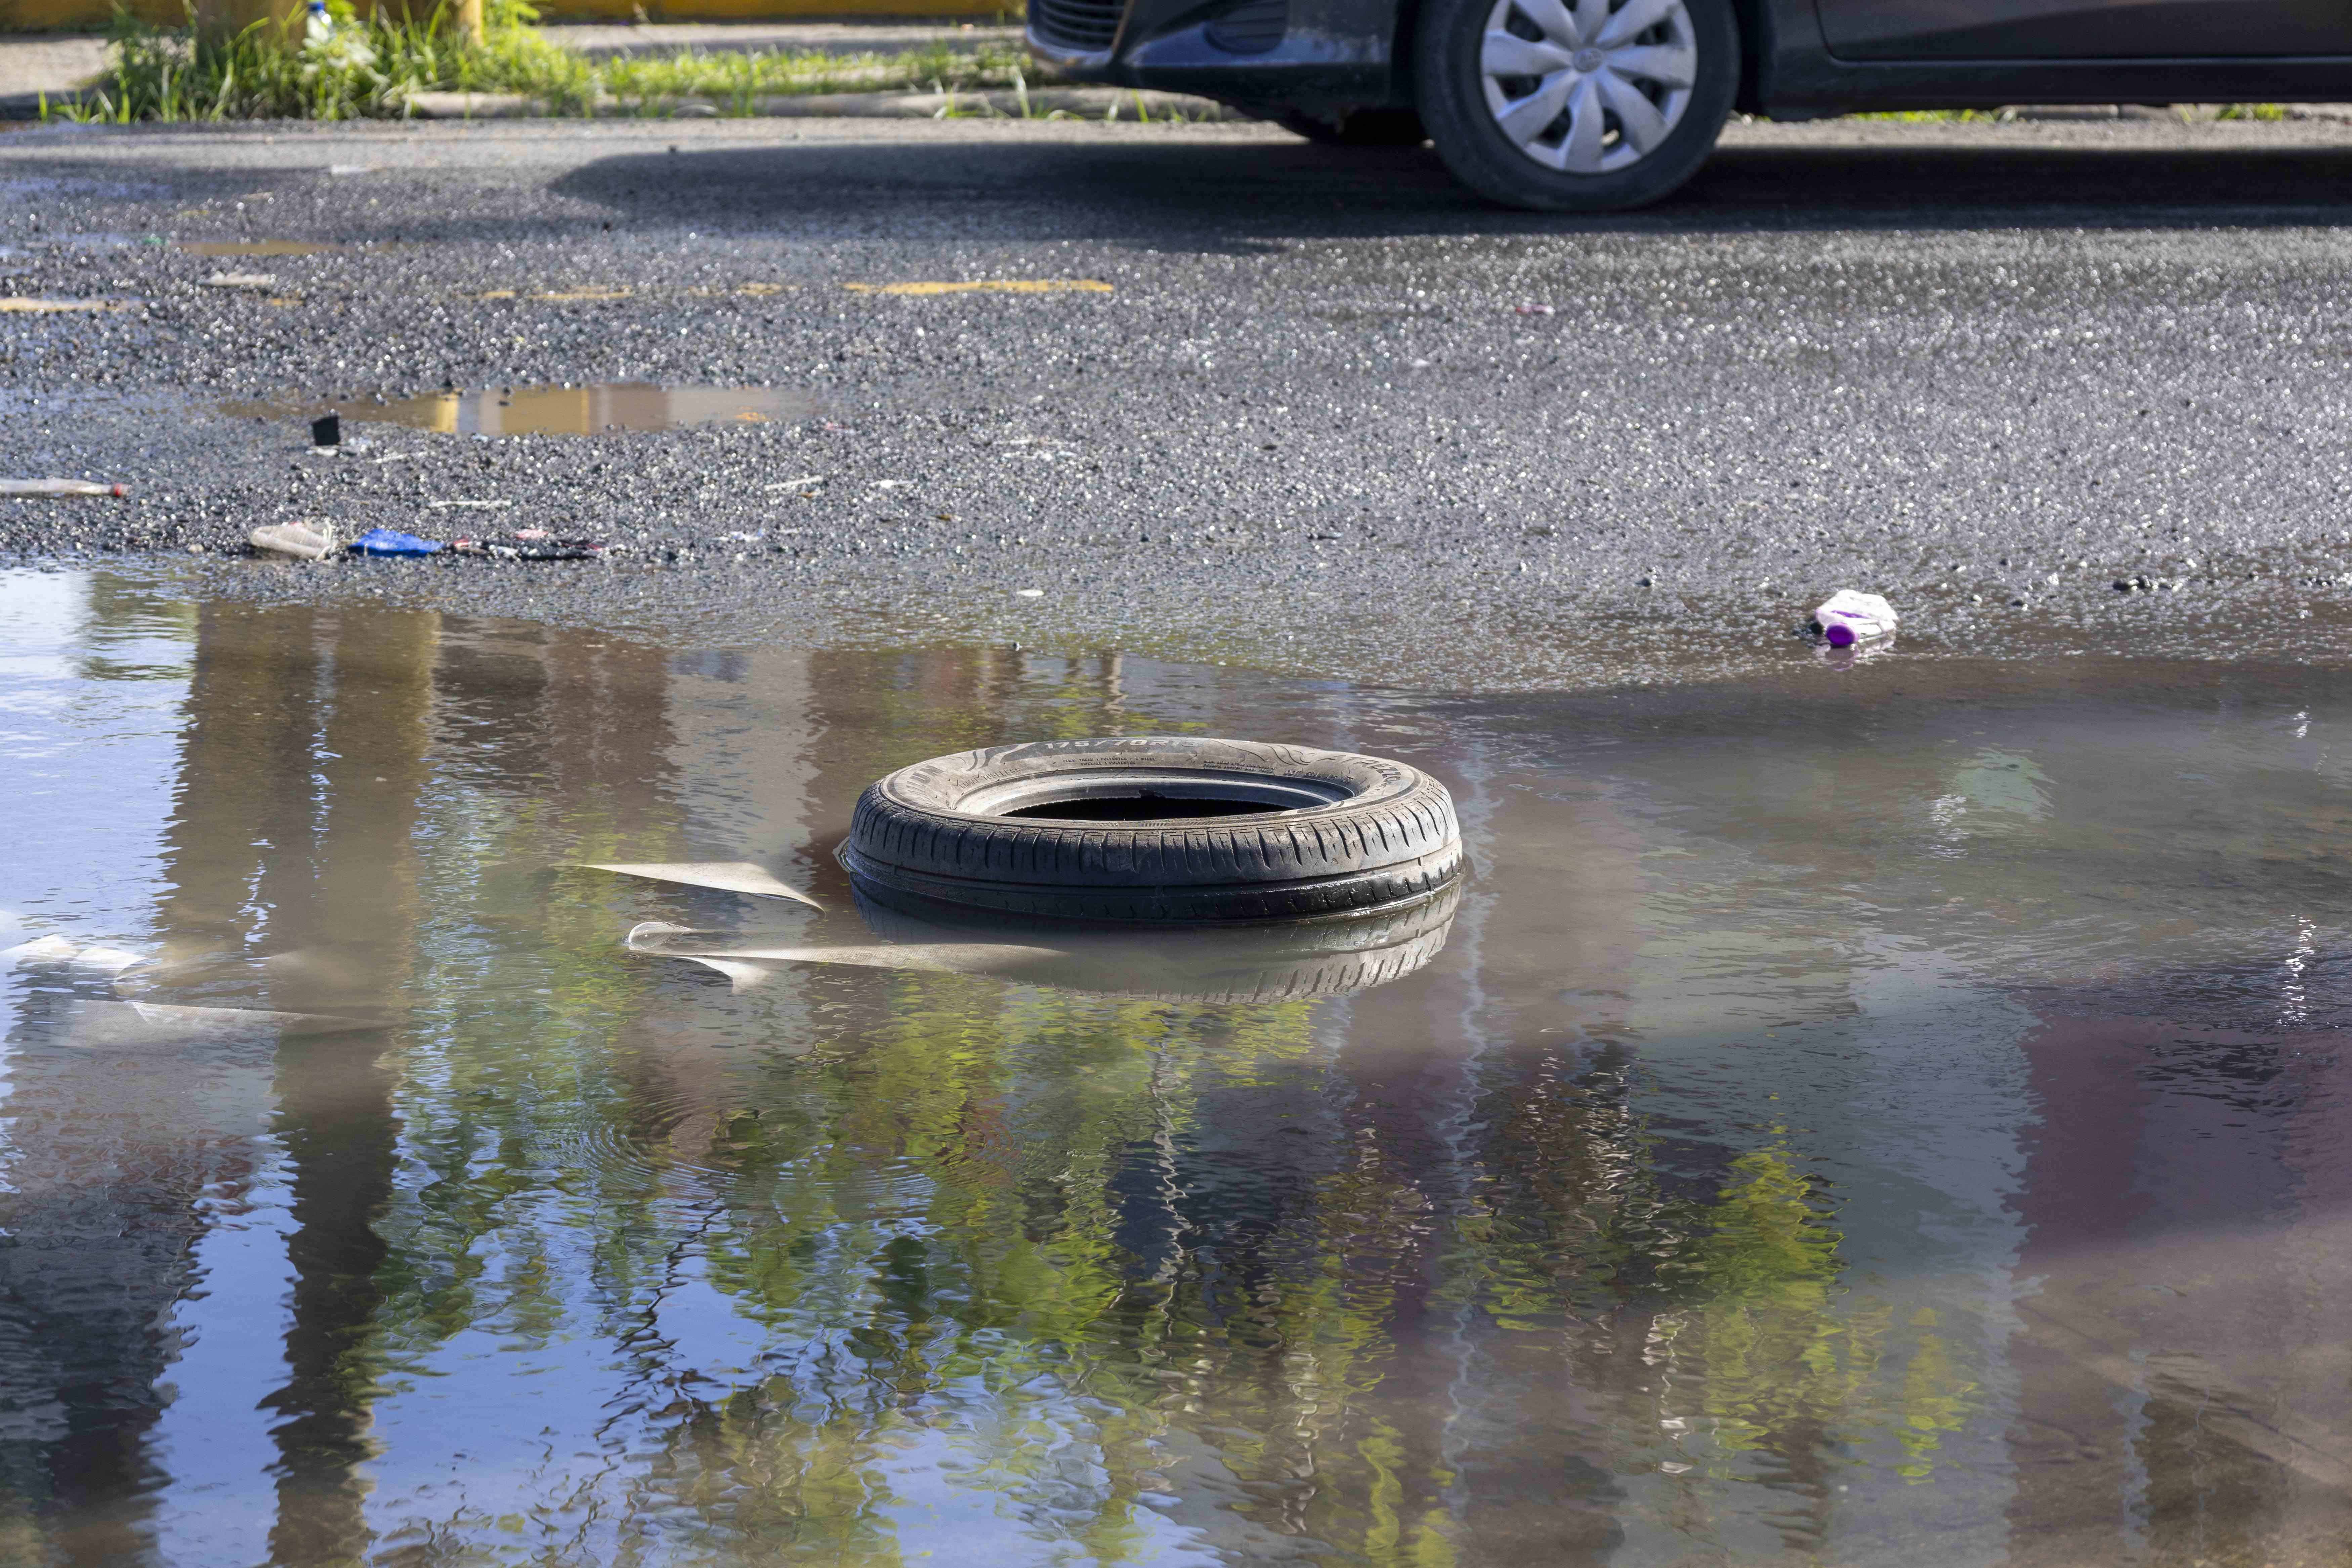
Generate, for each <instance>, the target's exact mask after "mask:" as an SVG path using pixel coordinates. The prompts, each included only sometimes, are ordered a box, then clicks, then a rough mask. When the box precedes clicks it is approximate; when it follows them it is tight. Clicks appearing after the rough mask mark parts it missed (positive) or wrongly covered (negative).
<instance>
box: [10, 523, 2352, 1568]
mask: <svg viewBox="0 0 2352 1568" xmlns="http://www.w3.org/2000/svg"><path fill="white" fill-rule="evenodd" d="M0 705H4V712H0V798H5V799H6V800H7V801H9V802H10V803H11V807H12V809H11V813H10V816H11V818H12V821H13V824H14V827H15V831H14V832H12V833H11V834H10V845H9V848H8V851H7V853H6V854H5V856H0V947H9V948H12V949H13V950H14V954H13V956H12V957H11V958H10V959H9V960H8V961H7V962H8V963H11V964H13V967H12V968H10V969H8V970H7V971H6V973H5V974H0V982H5V985H6V986H7V990H6V993H5V1018H6V1024H5V1026H6V1029H7V1035H6V1045H5V1059H0V1068H5V1085H0V1092H5V1102H0V1231H5V1237H0V1560H5V1561H9V1562H26V1563H71V1564H99V1563H108V1564H113V1563H134V1564H142V1563H154V1564H173V1565H177V1564H215V1563H217V1564H251V1563H265V1562H268V1563H291V1564H313V1563H316V1564H325V1563H397V1564H428V1563H431V1564H439V1563H453V1564H454V1563H565V1564H574V1563H599V1564H602V1563H616V1564H617V1563H774V1562H793V1563H813V1564H860V1565H863V1564H893V1565H897V1564H913V1563H921V1562H925V1561H937V1562H940V1563H971V1564H987V1565H996V1564H1055V1565H1070V1564H1097V1563H1100V1564H1109V1563H1136V1564H1153V1565H1171V1568H1172V1565H1176V1564H1188V1565H1189V1564H1224V1563H1331V1564H1344V1563H1364V1564H1383V1565H1387V1564H1394V1565H1398V1568H1405V1565H1411V1568H1442V1565H1461V1568H1471V1565H1498V1568H1499V1565H1506V1564H1510V1565H1517V1564H1583V1563H1592V1564H1602V1563H1605V1564H1610V1565H1612V1568H1686V1565H1696V1564H1711V1563H1726V1562H1734V1561H1736V1562H1740V1563H1790V1564H1797V1563H1808V1564H1811V1563H1834V1564H1886V1565H1895V1564H1902V1565H1906V1568H1910V1565H1922V1564H1934V1565H1937V1568H1943V1565H1954V1568H1958V1565H1978V1564H1982V1565H1985V1568H1992V1565H1995V1564H2017V1565H2021V1568H2043V1565H2050V1568H2054V1565H2058V1564H2071V1563H2148V1564H2181V1565H2183V1568H2186V1565H2188V1564H2191V1563H2212V1564H2231V1565H2234V1564H2248V1565H2258V1564H2265V1563H2268V1564H2278V1565H2281V1568H2284V1565H2288V1564H2321V1563H2342V1562H2343V1561H2345V1560H2346V1557H2347V1553H2352V1249H2347V1242H2352V1134H2347V1126H2352V1122H2347V1112H2352V1105H2347V1097H2352V1076H2347V1068H2346V1066H2345V1064H2343V1063H2342V1062H2341V1060H2340V1054H2341V1053H2340V1047H2339V1042H2340V1041H2341V1039H2342V1038H2343V1033H2342V1031H2343V1029H2344V1026H2345V1025H2346V1023H2347V1020H2352V985H2347V979H2352V975H2347V967H2346V965H2347V958H2346V955H2347V952H2352V945H2347V940H2348V939H2347V922H2346V919H2345V915H2344V912H2343V911H2344V910H2345V908H2346V904H2345V894H2346V891H2347V877H2346V872H2345V869H2344V865H2343V862H2342V860H2341V858H2340V847H2341V844H2342V843H2343V837H2344V834H2343V829H2344V826H2345V822H2346V819H2347V815H2352V746H2347V745H2339V744H2338V742H2343V741H2345V740H2346V738H2347V734H2352V684H2347V679H2346V678H2345V676H2344V675H2342V674H2341V673H2339V672H2330V671H2326V670H2315V669H2302V668H2293V667H2287V666H2278V667H2256V666H2242V665H2230V664H2223V663H2209V664H2200V665H2188V664H2168V663H2163V662H2158V661H2146V662H2140V663H2136V664H2135V663H2125V662H2111V661H2104V660H2098V659H2092V658H2052V659H2049V660H2045V661H2042V662H2041V663H2030V662H2011V663H2007V664H1994V663H1990V662H1979V661H1973V660H1969V659H1957V658H1956V659H1946V660H1943V661H1940V662H1934V663H1927V662H1911V661H1906V659H1905V658H1902V657H1901V655H1900V654H1899V652H1898V653H1897V654H1896V655H1895V656H1892V657H1889V658H1882V659H1877V660H1873V661H1865V662H1863V663H1860V664H1856V665H1854V666H1853V667H1852V668H1843V669H1840V668H1831V667H1830V666H1828V665H1825V664H1822V663H1817V662H1814V661H1811V660H1809V659H1801V658H1791V659H1790V660H1788V661H1786V662H1785V664H1784V666H1782V667H1780V668H1779V670H1778V672H1777V673H1768V674H1765V675H1759V676H1758V677H1756V678H1755V679H1750V680H1748V681H1745V682H1740V683H1732V682H1724V683H1716V684H1705V685H1696V686H1688V687H1684V688H1680V689H1645V690H1642V691H1638V692H1633V693H1630V694H1629V693H1623V692H1618V693H1606V692H1604V693H1599V694H1586V695H1575V696H1554V697H1542V696H1533V697H1530V696H1511V697H1478V696H1425V695H1421V694H1417V693H1415V692H1412V691H1411V690H1401V689H1376V688H1370V687H1363V686H1356V685H1349V684H1346V683H1342V682H1337V681H1330V680H1308V679H1290V678H1279V677H1275V676H1269V675H1265V674H1260V673H1255V672H1253V671H1250V670H1246V669H1243V668H1223V667H1213V666H1208V665H1188V664H1182V663H1176V662H1168V661H1154V660H1147V659H1141V658H1133V657H1123V656H1121V655H1120V654H1118V653H1117V652H1114V651H1108V650H1106V651H1104V652H1102V653H1100V654H1098V655H1093V656H1088V657H1075V658H1074V657H1062V656H1047V655H1042V654H1039V653H1036V652H1034V651H1032V652H1022V651H1019V650H1016V649H1013V648H1010V647H1004V646H996V647H953V646H945V647H928V648H920V649H907V650H900V651H887V650H873V649H866V650H851V651H843V650H839V649H824V648H814V649H812V648H808V647H793V646H761V647H744V646H727V645H724V644H719V645H715V646H705V645H704V644H702V643H701V642H698V640H696V639H694V638H691V637H686V638H680V639H678V640H677V641H675V642H674V643H671V644H668V645H663V644H661V643H658V642H656V641H654V640H650V639H631V638H624V637H618V636H615V635H612V634H609V633H602V632H596V631H591V630H584V629H562V628H551V627H549V626H541V625H536V624H531V623H527V622H521V621H511V622H509V621H495V620H488V619H467V618H462V617H459V616H454V615H446V614H439V615H436V614H432V613H427V612H424V611H418V610H413V609H399V608H390V607H374V606H362V605H343V606H336V605H324V604H320V605H258V604H254V603H249V602H244V601H241V600H235V599H227V598H220V599H213V598H203V597H199V598H196V599H194V600H193V601H192V600H191V599H190V598H189V597H188V596H187V595H185V594H184V592H183V591H182V590H181V589H180V588H179V587H177V586H175V585H174V584H173V581H172V580H170V579H167V578H164V577H163V576H161V575H158V574H153V573H149V572H142V571H140V570H123V571H107V570H93V571H87V572H76V571H67V572H50V573H39V572H30V571H26V572H14V573H8V574H0ZM1120 733H1126V734H1149V733H1172V734H1191V735H1212V736H1214V735H1226V736H1240V737H1248V738H1254V739H1263V740H1274V741H1284V742H1297V743H1302V744H1307V745H1315V746H1328V747H1337V748H1342V749H1346V750H1350V751H1361V752H1371V753H1374V754H1377V755H1381V756H1388V757H1394V758H1397V759H1399V760H1402V761H1404V762H1407V763H1412V764H1413V765H1415V766H1418V767H1421V768H1424V769H1427V770H1429V771H1430V772H1432V773H1434V774H1436V775H1437V776H1438V777H1439V778H1441V779H1442V780H1443V781H1444V783H1445V784H1446V785H1447V786H1448V788H1449V789H1451V791H1452V792H1453V794H1454V800H1455V802H1456V804H1457V805H1458V807H1459V809H1460V813H1461V816H1462V823H1463V829H1464V834H1465V841H1466V843H1467V846H1468V848H1469V852H1470V856H1471V862H1472V871H1471V874H1470V877H1469V879H1468V880H1467V883H1466V885H1465V888H1464V890H1463V892H1462V894H1461V896H1460V898H1459V900H1458V902H1455V903H1452V904H1447V905H1443V906H1440V907H1438V908H1436V909H1434V910H1433V911H1431V913H1430V915H1429V917H1428V918H1427V919H1425V920H1423V921H1420V922H1419V923H1417V924H1415V925H1413V926H1412V929H1409V930H1399V931H1393V932H1391V933H1387V934H1385V935H1382V936H1381V937H1380V938H1379V940H1377V941H1370V942H1367V943H1365V944H1362V945H1363V952H1344V951H1338V950H1339V949H1343V948H1345V947H1346V945H1347V944H1346V942H1344V941H1335V942H1327V943H1323V944H1322V945H1321V946H1318V945H1317V941H1319V939H1317V940H1314V941H1310V940H1307V939H1298V940H1297V941H1296V942H1294V941H1293V939H1292V938H1290V937H1270V938H1269V939H1268V942H1267V944H1266V945H1265V946H1263V947H1257V946H1248V945H1247V944H1244V948H1245V949H1246V950H1245V951H1244V949H1243V948H1235V949H1223V950H1219V951H1217V952H1191V951H1187V952H1175V953H1172V954H1163V953H1155V952H1151V951H1149V944H1143V946H1142V947H1140V948H1139V947H1137V946H1136V945H1133V944H1130V945H1129V946H1127V947H1119V946H1116V945H1114V946H1108V947H1105V946H1100V945H1097V946H1092V947H1089V946H1088V945H1087V942H1085V941H1083V940H1081V939H1080V937H1078V936H1076V935H1074V936H1072V937H1071V938H1069V939H1068V940H1067V941H1066V942H1063V941H1061V940H1060V939H1057V938H1054V937H1053V936H1052V935H1051V934H1050V933H1047V934H1045V935H1044V936H1041V935H1040V934H1039V933H1037V932H1034V931H1019V930H1014V929H1011V928H1007V929H1003V930H999V931H919V930H911V929H909V928H908V926H907V925H906V924H905V923H903V922H900V921H894V920H892V919H890V918H887V917H886V916H884V915H883V914H882V913H880V912H879V911H877V912H876V913H875V914H874V915H873V916H872V918H871V920H870V921H869V918H868V917H867V916H866V914H864V913H861V911H860V909H859V907H858V904H857V901H856V899H854V898H853V896H852V893H851V889H850V888H849V885H848V882H847V879H846V878H845V875H844V873H843V872H842V871H841V870H840V868H839V867H838V866H837V865H836V863H835V859H834V855H833V852H834V849H835V846H836V845H837V844H838V843H839V842H840V840H841V839H842V837H843V836H844V835H845V832H846V831H847V827H848V822H849V816H850V810H851V807H852V805H853V803H854V802H855V800H856V796H857V794H858V792H859V791H860V790H861V789H862V788H863V787H864V786H865V785H866V784H867V783H868V782H869V781H871V780H872V779H874V778H876V777H877V776H878V775H880V774H882V773H885V772H887V771H888V770H890V769H893V768H897V767H899V766H902V765H905V764H907V763H912V762H916V761H919V760H920V759H922V758H925V757H929V756H934V755H937V754H940V753H942V752H950V751H954V750H958V749H961V748H965V747H972V746H981V745H990V744H996V743H1000V742H1011V741H1020V740H1035V739H1050V738H1056V737H1078V736H1087V735H1103V734H1120ZM706 862H716V863H727V864H735V863H744V862H749V863H751V865H753V866H754V867H756V868H763V869H764V870H765V871H766V872H768V873H772V875H773V877H774V878H775V879H778V880H779V881H780V882H781V883H782V884H783V885H785V886H786V887H788V888H790V889H795V890H798V891H800V892H803V893H806V894H808V895H812V896H813V897H814V899H815V900H817V901H818V903H819V904H821V905H822V906H823V907H822V909H819V910H812V909H808V908H806V907H805V906H803V905H801V904H799V903H796V902H794V901H793V900H788V899H780V898H757V897H751V896H747V895H744V894H742V893H739V892H730V891H723V890H717V889H708V888H701V889H698V888H692V887H687V886H684V885H681V884H678V883H676V882H666V881H660V880H655V879H648V878H646V877H641V876H623V875H616V874H614V873H612V872H609V871H604V870H600V869H593V868H591V867H590V865H589V864H588V863H606V864H612V863H626V864H637V865H678V864H693V863H706ZM645 922H662V923H664V924H667V925H670V926H675V927H681V928H686V931H687V932H688V933H690V934H691V941H687V940H681V938H680V937H679V936H678V935H677V933H669V934H667V935H664V934H663V933H659V932H656V933H654V935H653V936H650V937H648V936H646V935H644V934H642V933H641V934H640V936H639V938H638V940H636V941H635V942H631V941H629V940H628V939H629V936H630V933H631V932H632V931H633V930H634V929H635V928H637V927H639V926H640V925H641V924H643V923H645ZM1286 943H1289V944H1290V945H1285V944H1286ZM697 944H699V945H697ZM982 944H994V945H995V947H997V948H1002V949H1008V950H1009V949H1012V948H1016V947H1022V948H1028V949H1032V950H1034V952H1032V953H1031V954H1030V956H1027V957H1023V956H1020V955H1018V954H1014V955H1013V956H1010V957H1007V956H1005V955H1004V954H1003V953H1002V952H999V953H996V954H995V955H994V956H991V955H989V954H980V955H978V956H974V955H973V953H972V952H971V949H972V948H974V947H976V946H979V945H982ZM689 948H692V949H694V951H696V952H702V953H705V954H708V953H713V952H717V953H722V954H723V953H730V952H731V953H737V954H744V953H755V952H756V953H760V954H765V955H767V956H764V957H759V958H756V959H755V958H743V957H738V958H722V960H721V962H720V963H710V962H707V961H705V960H704V959H698V958H697V957H694V956H689V955H688V949H689ZM1037 953H1043V954H1044V956H1042V957H1040V956H1037ZM1367 953H1369V954H1370V956H1366V954H1367ZM780 955H781V956H780ZM960 955H961V956H960ZM199 1010H202V1011H199Z"/></svg>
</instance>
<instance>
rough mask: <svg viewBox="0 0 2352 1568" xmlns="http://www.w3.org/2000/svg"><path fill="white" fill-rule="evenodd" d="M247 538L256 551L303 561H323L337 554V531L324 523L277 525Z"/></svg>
mask: <svg viewBox="0 0 2352 1568" xmlns="http://www.w3.org/2000/svg"><path fill="white" fill-rule="evenodd" d="M246 537H247V542H249V543H251V544H252V546H253V547H254V548H255V549H256V550H260V551H265V552H268V553H269V554H272V555H291V556H295V557H297V558H299V559H300V560H303V561H324V560H325V559H326V558H327V557H328V556H330V555H332V554H333V553H334V552H335V531H334V530H333V529H331V528H330V527H328V526H326V525H325V524H323V523H318V524H312V523H307V522H274V523H271V524H269V525H268V526H267V527H265V528H257V529H255V530H254V531H252V532H251V533H250V534H248V535H247V536H246Z"/></svg>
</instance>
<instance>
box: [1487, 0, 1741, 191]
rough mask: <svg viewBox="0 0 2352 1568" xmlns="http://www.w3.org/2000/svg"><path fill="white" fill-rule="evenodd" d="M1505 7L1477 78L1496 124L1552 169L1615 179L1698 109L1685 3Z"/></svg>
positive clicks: (1558, 0) (1490, 19)
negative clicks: (1693, 91) (1692, 98)
mask: <svg viewBox="0 0 2352 1568" xmlns="http://www.w3.org/2000/svg"><path fill="white" fill-rule="evenodd" d="M1611 5H1612V0H1574V4H1573V5H1572V6H1571V5H1568V4H1564V3H1563V0H1496V4H1495V8H1494V9H1493V10H1492V11H1490V12H1488V13H1487V14H1486V40H1485V42H1484V43H1483V44H1482V45H1481V47H1480V49H1479V55H1478V74H1479V78H1480V80H1481V81H1482V82H1483V84H1484V85H1485V87H1486V108H1487V110H1489V111H1490V112H1491V113H1493V115H1494V116H1495V123H1496V125H1498V126H1500V127H1501V128H1502V132H1503V134H1504V135H1506V136H1507V137H1509V138H1510V139H1511V142H1512V143H1513V144H1514V145H1515V146H1517V148H1518V149H1519V151H1520V152H1522V153H1526V154H1527V155H1528V157H1530V158H1532V159H1534V160H1535V161H1536V162H1537V163H1541V164H1542V165H1543V166H1544V167H1545V168H1547V169H1559V170H1561V171H1563V172H1564V173H1567V174H1612V173H1614V172H1615V171H1617V170H1619V169H1622V168H1625V167H1627V166H1629V165H1631V164H1633V163H1640V162H1641V161H1642V160H1643V158H1645V157H1647V156H1648V155H1649V154H1650V153H1653V152H1654V151H1656V149H1657V146H1658V143H1660V142H1664V140H1665V139H1666V137H1667V136H1668V135H1669V134H1670V133H1671V132H1673V131H1674V128H1675V124H1676V122H1678V121H1680V120H1681V119H1682V117H1683V110H1685V108H1686V107H1688V106H1689V103H1690V95H1691V83H1692V82H1694V81H1696V79H1697V70H1698V50H1697V48H1696V47H1695V45H1694V43H1693V41H1692V35H1691V22H1690V13H1689V12H1688V11H1687V10H1685V9H1684V6H1683V0H1622V4H1618V5H1616V7H1615V9H1613V10H1612V8H1611Z"/></svg>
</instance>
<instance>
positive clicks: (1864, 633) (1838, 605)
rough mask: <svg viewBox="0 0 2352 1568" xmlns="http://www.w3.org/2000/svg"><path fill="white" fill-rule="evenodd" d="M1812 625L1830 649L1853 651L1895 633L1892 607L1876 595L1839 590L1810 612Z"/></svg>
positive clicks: (1849, 589)
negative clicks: (1860, 644) (1872, 640)
mask: <svg viewBox="0 0 2352 1568" xmlns="http://www.w3.org/2000/svg"><path fill="white" fill-rule="evenodd" d="M1813 625H1814V626H1818V627H1820V628H1821V634H1822V641H1823V642H1825V643H1827V644H1829V645H1830V647H1853V645H1854V644H1856V643H1858V642H1868V641H1870V640H1871V639H1872V638H1874V637H1889V636H1892V635H1893V634H1894V631H1895V606H1894V605H1890V604H1888V603H1887V602H1886V601H1885V600H1884V599H1882V598H1880V597H1879V596H1878V595H1875V594H1857V593H1855V592H1854V591H1853V589H1852V588H1841V589H1839V590H1838V591H1837V592H1836V593H1834V594H1832V595H1830V596H1829V598H1828V599H1827V600H1826V601H1825V602H1824V603H1823V604H1822V607H1821V608H1820V609H1818V610H1815V611H1814V612H1813Z"/></svg>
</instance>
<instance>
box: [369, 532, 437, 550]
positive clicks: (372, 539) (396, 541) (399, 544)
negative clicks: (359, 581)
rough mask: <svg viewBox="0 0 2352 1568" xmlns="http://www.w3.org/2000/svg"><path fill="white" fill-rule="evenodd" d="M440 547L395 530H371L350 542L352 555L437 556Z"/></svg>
mask: <svg viewBox="0 0 2352 1568" xmlns="http://www.w3.org/2000/svg"><path fill="white" fill-rule="evenodd" d="M441 548H442V547H441V546H440V545H438V544H436V543H435V542H433V541H431V540H429V539H419V538H417V537H416V535H415V534H413V533H403V532H401V531H399V530H398V529H395V528H371V529H369V530H368V531H366V532H365V533H362V534H361V535H360V536H359V537H358V538H357V539H354V540H352V553H353V554H354V555H438V554H439V553H440V552H441Z"/></svg>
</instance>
